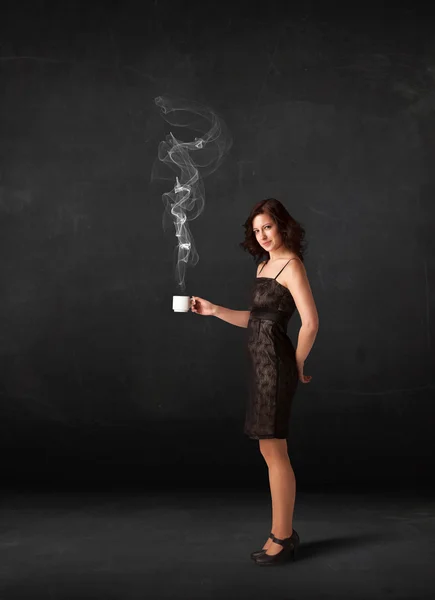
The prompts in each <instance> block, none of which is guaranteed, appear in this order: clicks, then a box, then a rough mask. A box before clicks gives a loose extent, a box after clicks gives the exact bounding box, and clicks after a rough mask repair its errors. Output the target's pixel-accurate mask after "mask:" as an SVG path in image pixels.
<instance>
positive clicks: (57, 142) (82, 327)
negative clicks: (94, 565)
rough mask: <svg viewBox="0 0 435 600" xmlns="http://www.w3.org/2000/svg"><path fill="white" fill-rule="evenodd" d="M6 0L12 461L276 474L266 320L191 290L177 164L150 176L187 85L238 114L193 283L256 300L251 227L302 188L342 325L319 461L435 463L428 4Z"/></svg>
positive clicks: (314, 246)
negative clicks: (235, 322)
mask: <svg viewBox="0 0 435 600" xmlns="http://www.w3.org/2000/svg"><path fill="white" fill-rule="evenodd" d="M2 6H3V8H2V15H1V17H2V18H1V20H0V21H1V48H0V54H1V56H0V69H1V71H0V86H1V89H0V92H1V93H0V244H1V254H0V274H1V294H0V315H1V324H0V400H1V414H0V427H1V431H0V434H1V438H0V439H1V447H2V456H3V468H2V477H3V483H4V484H5V485H9V484H13V485H18V484H23V485H24V484H26V483H29V484H34V483H37V482H39V483H40V484H44V485H49V484H54V485H61V484H62V485H69V484H75V483H77V482H83V483H86V482H87V484H102V483H104V482H111V483H112V484H113V485H115V484H117V483H124V484H125V483H133V484H135V483H137V484H138V485H141V484H143V482H149V481H150V480H151V479H152V478H154V479H156V480H159V481H160V482H161V483H165V482H166V483H170V482H173V481H174V480H176V479H177V477H178V476H182V477H183V480H184V481H186V478H187V477H191V479H192V481H196V480H197V479H198V478H199V477H201V478H202V480H204V479H207V478H210V480H213V481H215V482H216V481H219V480H220V479H222V481H228V480H231V481H232V482H233V483H239V484H240V485H241V486H248V485H256V482H257V481H259V476H258V469H259V465H261V464H263V465H264V461H263V459H262V457H261V455H260V454H259V452H258V443H257V442H254V441H251V440H249V439H248V438H246V437H245V436H244V434H243V431H242V429H243V420H244V410H245V402H246V395H247V390H248V382H247V376H248V370H247V366H248V365H247V360H248V358H247V354H246V351H245V344H246V329H241V328H236V327H233V326H231V325H229V324H227V323H224V322H222V321H220V320H218V319H215V318H212V317H201V316H199V315H195V314H192V313H189V314H176V313H173V312H172V309H171V303H172V294H173V293H177V287H176V282H175V278H174V247H175V235H174V232H172V231H167V232H164V231H163V228H162V224H161V221H162V215H163V203H162V201H161V195H162V193H163V192H165V191H168V190H170V189H171V187H172V183H171V182H169V181H161V182H153V183H151V182H150V174H151V168H152V164H153V162H154V160H155V158H156V155H157V148H158V144H159V142H160V141H161V140H163V139H164V138H165V136H166V134H167V133H168V132H169V130H170V127H169V126H168V124H167V123H165V121H164V120H163V119H162V118H161V116H160V115H159V111H158V108H157V107H156V106H155V104H154V98H155V97H156V96H158V95H162V94H168V95H174V96H184V97H186V98H189V99H191V100H194V101H197V102H200V103H203V104H205V105H206V106H210V107H211V108H212V109H214V110H216V111H218V113H219V114H220V115H221V116H222V117H223V118H224V119H225V122H226V124H227V126H228V128H229V130H230V132H231V133H232V135H233V138H234V142H233V146H232V148H231V150H230V152H229V153H228V155H227V156H226V158H225V160H224V161H223V163H222V164H221V166H220V167H219V169H218V170H217V171H216V172H215V173H213V174H211V175H210V176H209V177H208V178H206V179H205V180H204V183H205V191H206V205H205V211H204V213H203V214H202V215H201V216H200V217H199V218H198V219H197V220H195V221H194V222H192V223H191V231H192V233H193V236H194V239H195V243H196V246H197V250H198V252H199V256H200V261H199V263H198V265H197V266H196V267H195V268H193V269H188V270H187V273H186V283H187V288H186V293H188V294H195V295H199V296H202V297H204V298H207V299H209V300H211V301H212V302H215V303H217V304H220V305H223V306H226V307H229V308H234V309H241V310H243V309H245V310H246V309H247V308H248V306H249V303H250V292H251V287H252V283H253V278H254V277H255V264H254V261H253V259H252V258H251V257H250V256H249V255H248V254H246V253H243V251H242V250H241V249H240V248H239V246H238V244H239V242H241V241H242V240H243V227H242V224H243V222H244V221H245V219H246V218H247V216H248V214H249V211H250V208H251V207H252V206H253V204H254V203H255V202H257V201H258V200H261V199H263V198H266V197H276V198H278V199H280V200H281V201H282V202H283V203H284V204H285V205H286V207H287V208H288V210H289V211H290V213H291V214H292V215H293V216H294V217H295V218H296V219H297V220H298V221H300V222H301V223H302V224H303V225H304V227H305V228H306V231H307V239H308V243H309V248H308V253H307V256H306V263H305V264H306V268H307V272H308V276H309V279H310V283H311V287H312V290H313V294H314V298H315V300H316V304H317V307H318V312H319V317H320V329H319V333H318V337H317V339H316V342H315V345H314V347H313V350H312V351H311V353H310V355H309V358H308V359H307V361H306V374H308V375H312V377H313V379H312V382H311V383H310V384H308V385H303V384H300V386H299V390H298V392H297V395H296V397H295V400H294V405H293V412H292V420H291V427H290V435H289V448H290V458H291V460H292V463H293V466H294V469H295V472H296V477H297V480H298V485H300V486H302V488H304V487H305V488H309V487H310V486H315V487H316V486H322V485H332V484H334V485H342V486H348V485H354V486H357V485H362V486H365V485H367V484H370V485H372V486H375V485H379V486H384V485H386V486H390V485H391V486H404V487H409V486H411V487H412V486H426V485H429V484H430V483H431V482H432V472H433V469H434V466H435V464H434V463H435V461H434V458H433V455H432V451H433V441H432V439H433V438H432V436H433V433H432V432H433V426H434V402H433V398H434V379H433V371H434V369H433V365H434V347H433V338H434V316H433V314H434V312H433V311H434V297H435V287H434V275H435V273H434V269H435V263H434V241H433V215H434V207H433V197H434V190H435V188H434V182H435V177H434V173H433V160H434V158H433V157H434V150H435V136H434V133H435V128H434V126H435V118H434V107H435V39H434V35H433V31H434V19H433V18H432V16H431V15H430V14H429V13H428V12H427V13H425V12H424V10H423V9H422V8H421V7H418V5H415V4H414V5H411V3H409V6H405V5H401V6H400V7H397V6H395V7H394V8H393V9H391V10H390V9H387V8H385V7H384V8H382V6H381V7H380V6H378V5H376V4H372V5H364V7H363V6H358V5H356V6H355V5H353V4H352V6H347V7H346V6H344V7H343V6H341V5H338V4H329V5H327V6H326V5H323V7H321V6H320V7H319V6H317V5H316V6H315V5H313V4H311V3H305V4H298V7H297V8H292V9H289V8H288V7H287V8H286V9H285V10H283V9H282V8H280V6H279V4H278V3H276V4H274V3H270V2H268V3H264V4H262V5H261V6H259V7H258V8H255V7H253V5H252V4H251V3H248V2H246V3H238V4H237V3H232V4H231V5H228V6H227V5H223V4H217V3H212V4H209V3H206V2H202V3H201V2H184V3H183V2H150V3H128V2H123V3H121V2H118V3H112V4H109V3H106V4H103V3H95V2H94V3H89V4H88V3H73V2H69V3H65V4H63V3H62V4H59V3H55V2H45V3H42V2H36V3H35V2H34V3H27V4H25V3H20V2H18V3H17V2H14V3H10V4H7V3H6V4H4V5H2ZM299 325H300V320H299V317H298V315H297V314H296V315H295V316H294V317H293V320H292V323H291V324H290V326H289V332H288V333H289V335H290V337H291V339H292V340H293V342H294V344H295V345H296V343H297V335H298V328H299ZM264 468H266V467H265V465H264ZM261 485H263V481H261Z"/></svg>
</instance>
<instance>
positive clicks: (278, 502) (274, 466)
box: [259, 438, 296, 554]
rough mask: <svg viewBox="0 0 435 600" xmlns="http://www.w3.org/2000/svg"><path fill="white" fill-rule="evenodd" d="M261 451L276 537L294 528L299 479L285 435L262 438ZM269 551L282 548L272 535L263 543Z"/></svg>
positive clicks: (275, 552)
mask: <svg viewBox="0 0 435 600" xmlns="http://www.w3.org/2000/svg"><path fill="white" fill-rule="evenodd" d="M259 445H260V452H261V454H262V455H263V458H264V460H265V461H266V463H267V467H268V470H269V485H270V494H271V497H272V529H271V531H272V532H273V535H274V536H276V537H277V538H287V537H290V536H291V534H292V532H293V511H294V505H295V496H296V479H295V474H294V472H293V469H292V466H291V464H290V459H289V456H288V452H287V440H286V439H277V438H272V439H265V440H259ZM263 547H264V548H266V549H267V554H277V553H278V552H280V551H281V550H282V546H281V545H280V544H275V542H272V540H271V539H270V538H269V539H268V540H267V542H266V544H265V545H264V546H263Z"/></svg>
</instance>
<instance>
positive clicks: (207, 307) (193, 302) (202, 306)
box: [190, 296, 216, 316]
mask: <svg viewBox="0 0 435 600" xmlns="http://www.w3.org/2000/svg"><path fill="white" fill-rule="evenodd" d="M190 310H191V311H192V312H194V313H197V314H198V315H204V316H209V315H214V314H215V313H216V305H215V304H212V303H211V302H209V301H208V300H204V298H200V297H199V296H192V298H191V299H190Z"/></svg>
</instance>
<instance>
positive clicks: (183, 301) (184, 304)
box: [172, 296, 190, 312]
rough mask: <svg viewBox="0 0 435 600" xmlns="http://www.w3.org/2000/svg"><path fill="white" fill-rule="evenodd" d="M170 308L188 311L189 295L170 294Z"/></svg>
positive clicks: (176, 310) (175, 310)
mask: <svg viewBox="0 0 435 600" xmlns="http://www.w3.org/2000/svg"><path fill="white" fill-rule="evenodd" d="M172 310H173V311H174V312H188V311H189V310H190V296H172Z"/></svg>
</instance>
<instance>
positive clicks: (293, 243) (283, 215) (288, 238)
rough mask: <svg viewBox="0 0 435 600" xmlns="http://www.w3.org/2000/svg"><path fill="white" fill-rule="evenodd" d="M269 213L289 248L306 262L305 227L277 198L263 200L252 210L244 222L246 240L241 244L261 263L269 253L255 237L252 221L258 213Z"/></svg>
mask: <svg viewBox="0 0 435 600" xmlns="http://www.w3.org/2000/svg"><path fill="white" fill-rule="evenodd" d="M264 213H266V214H269V215H270V216H271V218H272V219H273V220H274V221H275V223H276V224H277V226H278V231H279V232H280V234H281V236H282V239H283V242H284V244H285V245H286V246H287V248H288V249H289V250H291V251H292V252H294V253H295V254H297V255H298V256H299V258H300V259H301V261H302V262H304V254H305V252H306V247H307V243H306V242H305V241H304V238H305V229H304V228H303V227H302V225H301V224H300V223H298V222H297V221H296V220H295V219H294V218H293V217H292V216H291V215H290V214H289V212H288V211H287V209H286V208H285V206H284V205H283V204H281V202H280V201H279V200H275V198H268V199H267V200H261V201H260V202H257V204H256V205H255V206H254V207H253V209H252V210H251V214H250V215H249V217H248V218H247V220H246V221H245V223H244V228H245V241H244V242H241V244H239V245H240V246H241V247H242V248H243V249H244V250H245V251H246V252H249V254H251V255H252V256H254V258H255V261H256V263H257V264H259V263H260V262H261V261H262V260H263V258H265V257H266V256H267V255H268V254H269V253H268V252H267V250H265V249H264V248H263V247H262V246H260V244H259V243H258V242H257V239H256V237H255V234H254V231H253V227H252V221H253V220H254V218H255V217H256V216H257V215H260V214H264Z"/></svg>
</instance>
